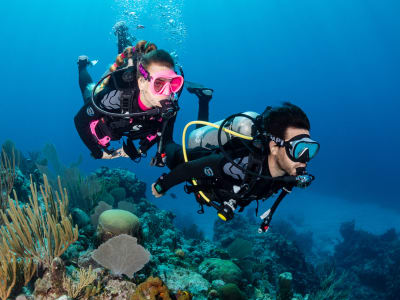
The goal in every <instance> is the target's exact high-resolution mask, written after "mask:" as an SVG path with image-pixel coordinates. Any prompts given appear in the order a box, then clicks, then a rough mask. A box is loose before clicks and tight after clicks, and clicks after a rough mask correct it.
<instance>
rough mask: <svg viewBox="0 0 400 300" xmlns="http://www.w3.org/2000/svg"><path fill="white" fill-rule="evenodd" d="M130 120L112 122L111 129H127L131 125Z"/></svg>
mask: <svg viewBox="0 0 400 300" xmlns="http://www.w3.org/2000/svg"><path fill="white" fill-rule="evenodd" d="M130 123H131V122H130V120H128V119H120V120H118V121H113V122H110V127H111V128H112V129H119V128H126V127H128V126H129V125H130Z"/></svg>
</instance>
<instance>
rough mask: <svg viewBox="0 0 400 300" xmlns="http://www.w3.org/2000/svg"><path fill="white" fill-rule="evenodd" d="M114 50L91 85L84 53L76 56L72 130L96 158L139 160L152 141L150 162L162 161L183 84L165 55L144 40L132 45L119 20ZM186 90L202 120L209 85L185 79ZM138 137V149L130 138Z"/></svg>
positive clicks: (205, 111)
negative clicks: (78, 98) (78, 102)
mask: <svg viewBox="0 0 400 300" xmlns="http://www.w3.org/2000/svg"><path fill="white" fill-rule="evenodd" d="M114 29H115V34H116V35H117V37H118V49H119V50H120V49H124V50H123V52H122V53H120V54H118V56H117V58H116V61H115V63H114V64H113V65H112V66H111V67H110V69H109V71H108V72H107V73H106V74H105V75H104V76H103V77H102V78H101V79H100V81H99V82H98V83H97V84H94V83H93V80H92V78H91V77H90V74H89V73H88V70H87V67H88V66H89V65H90V64H91V63H90V62H89V59H88V57H87V56H80V57H79V58H78V70H79V86H80V89H81V92H82V96H83V99H84V105H83V107H82V108H81V109H80V110H79V112H78V113H77V115H76V116H75V118H74V121H75V126H76V129H77V131H78V133H79V135H80V137H81V139H82V141H83V142H84V143H85V145H86V146H87V148H88V149H89V150H90V151H91V155H92V156H93V157H94V158H96V159H113V158H117V157H129V158H131V159H132V160H134V161H136V162H137V161H139V160H140V158H141V157H143V156H145V155H146V153H147V151H148V150H149V149H150V148H151V147H152V146H153V145H155V144H158V148H157V153H156V156H155V157H154V158H153V159H152V162H151V165H155V166H160V167H161V166H164V160H165V159H164V157H165V154H164V153H163V150H164V145H165V144H166V143H170V142H172V133H173V126H174V122H175V118H176V114H177V111H178V110H179V106H178V99H179V96H180V94H181V93H182V87H183V84H184V78H183V71H182V69H181V68H180V72H181V75H178V74H177V73H176V72H175V70H174V67H175V63H174V60H173V59H172V57H171V55H170V54H169V53H168V52H166V51H164V50H159V49H157V46H156V45H155V44H153V43H149V42H147V41H139V42H138V43H137V44H136V45H135V46H134V47H132V46H130V45H129V44H128V45H127V44H126V43H130V42H131V41H132V40H133V38H132V37H130V36H128V30H127V27H126V25H125V24H124V23H123V22H119V23H117V24H116V25H115V27H114ZM186 84H187V89H188V91H189V92H190V93H193V94H195V95H197V97H198V98H199V118H202V119H203V120H208V104H209V101H210V99H211V98H212V92H213V90H212V89H209V88H205V87H202V86H200V85H198V84H195V83H188V82H187V83H186ZM122 137H125V138H126V139H125V140H124V142H123V146H122V147H121V148H120V149H117V150H115V149H112V148H110V142H111V141H118V140H120V139H121V138H122ZM134 140H139V146H138V148H137V147H136V146H135V144H134V143H133V141H134Z"/></svg>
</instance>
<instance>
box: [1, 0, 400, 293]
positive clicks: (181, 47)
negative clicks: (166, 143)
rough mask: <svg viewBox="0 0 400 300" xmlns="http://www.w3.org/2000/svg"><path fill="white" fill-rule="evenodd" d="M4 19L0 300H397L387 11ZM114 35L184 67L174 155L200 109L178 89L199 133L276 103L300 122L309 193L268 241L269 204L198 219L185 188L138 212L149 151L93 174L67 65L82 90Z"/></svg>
mask: <svg viewBox="0 0 400 300" xmlns="http://www.w3.org/2000/svg"><path fill="white" fill-rule="evenodd" d="M2 12H3V13H2V18H0V28H1V29H0V32H1V47H0V58H2V62H3V72H1V73H0V82H1V96H0V97H1V101H0V103H1V104H0V105H1V106H0V107H1V112H2V118H1V121H0V124H1V129H2V130H1V134H0V142H1V143H2V144H3V149H4V151H3V152H2V156H1V161H2V164H1V168H0V180H1V189H0V194H1V200H0V203H1V205H0V209H1V212H2V218H0V219H1V221H0V225H1V226H2V227H1V228H2V229H1V230H0V236H1V239H0V240H3V242H2V243H1V242H0V252H1V253H0V267H1V268H0V298H1V299H3V300H5V299H15V298H16V297H17V296H18V295H20V296H19V297H22V298H17V299H59V298H60V297H62V296H63V295H65V296H68V298H70V299H180V300H183V299H258V300H262V299H263V300H264V299H265V300H266V299H281V300H283V299H299V300H300V299H388V300H389V299H400V296H399V295H400V276H399V274H400V269H399V266H400V255H399V253H400V239H399V235H398V232H399V230H400V201H399V200H400V197H399V194H398V190H397V187H398V185H399V184H398V181H399V178H400V176H399V174H398V173H399V171H398V170H399V169H400V159H399V154H398V152H399V151H398V150H399V148H400V139H399V131H400V125H399V109H400V104H399V101H400V93H399V87H400V76H399V69H400V55H399V53H400V35H399V32H400V19H399V18H398V16H399V14H400V3H399V2H398V1H394V0H383V1H373V0H353V1H345V0H337V1H317V0H304V1H297V0H296V1H289V0H282V1H278V0H267V1H256V0H250V1H239V0H233V1H211V0H204V1H194V0H192V1H189V0H165V1H161V0H136V1H133V0H131V1H128V0H126V1H125V0H124V1H122V0H109V1H93V0H88V1H76V0H72V1H64V2H60V1H49V0H42V1H39V2H37V1H36V2H33V1H22V0H17V1H7V2H5V3H2ZM119 21H123V22H124V24H125V25H126V26H127V30H128V32H129V34H130V35H132V36H133V37H134V38H135V39H136V41H135V42H133V43H132V45H131V46H134V45H135V44H136V42H137V41H139V40H146V41H149V42H151V43H154V44H156V45H157V47H158V48H159V49H164V50H166V51H167V52H168V53H169V54H170V55H171V56H172V58H173V59H174V61H175V63H176V64H177V65H179V66H182V69H183V71H184V80H185V85H184V88H183V92H182V94H181V96H180V99H179V106H180V110H179V112H178V115H177V118H176V122H175V125H174V132H173V136H174V140H175V141H176V142H177V143H179V144H181V142H182V131H183V128H184V127H185V125H186V124H187V123H188V122H190V121H193V120H196V119H197V110H198V106H199V100H198V97H196V96H195V94H194V93H193V92H190V91H188V90H187V88H188V87H190V83H187V82H195V83H198V84H201V85H202V86H204V87H205V88H207V89H212V90H213V93H212V99H211V100H210V102H209V120H210V122H216V121H220V120H224V119H225V118H226V117H228V116H230V115H232V114H235V113H240V112H246V111H254V112H258V113H262V112H263V111H264V109H265V108H266V107H267V106H269V105H270V106H273V107H277V106H280V105H282V103H283V102H287V101H289V102H291V103H293V104H295V105H297V106H299V107H300V108H301V109H302V110H304V112H305V113H306V114H307V116H308V118H309V120H310V123H311V130H310V133H311V138H312V139H313V140H316V141H318V143H319V144H320V147H321V148H320V150H319V152H318V154H317V155H316V157H315V158H313V159H312V161H311V162H310V163H309V164H308V165H307V171H308V172H309V173H310V174H312V175H314V176H315V180H314V181H313V182H312V184H311V185H310V186H309V187H307V188H305V189H300V188H296V187H295V188H294V189H293V192H292V193H290V194H289V195H288V196H287V197H286V198H285V199H284V200H283V201H282V203H281V204H280V206H279V208H278V209H277V211H276V213H275V214H274V219H273V220H272V222H271V224H270V229H269V231H268V232H267V233H258V232H257V229H258V228H259V225H260V222H261V221H262V220H261V219H260V218H259V215H260V214H262V213H263V212H264V211H266V210H267V209H268V208H270V207H271V205H272V203H273V201H274V200H275V199H276V198H277V195H275V196H273V197H271V198H270V199H268V200H266V201H259V203H258V204H259V211H258V216H257V217H256V216H255V210H256V207H258V205H256V202H255V201H254V202H253V203H251V204H250V205H249V206H248V207H246V208H245V209H244V211H243V212H237V211H236V212H235V216H234V218H233V219H232V220H231V221H227V222H224V221H222V220H220V219H219V218H218V217H217V213H216V211H215V209H213V208H212V207H205V213H204V214H198V213H197V211H198V210H199V204H198V203H197V202H196V200H195V197H194V196H193V195H192V194H187V193H185V192H184V189H183V184H180V185H178V186H175V187H173V188H172V189H171V190H169V191H168V192H167V193H166V195H165V196H163V197H160V198H155V197H154V196H153V195H152V192H151V185H152V184H153V183H154V182H155V181H156V180H157V178H159V177H160V176H161V174H163V173H168V172H169V170H168V169H167V167H164V168H157V167H153V166H150V161H151V158H152V157H153V156H154V155H155V153H156V149H155V148H156V147H153V148H152V149H151V150H150V151H149V152H148V155H147V157H146V158H143V159H142V160H141V161H140V163H135V162H134V161H132V160H131V159H129V158H117V159H113V160H104V159H103V160H102V159H94V158H93V157H91V155H90V151H89V150H88V149H87V148H86V146H85V144H84V143H83V142H82V140H81V139H80V136H79V135H78V133H77V130H76V128H75V125H74V117H75V115H76V114H77V113H78V111H79V110H80V109H81V107H82V105H83V104H84V103H83V100H82V95H81V91H80V89H79V84H78V66H77V60H78V56H80V55H87V56H88V57H89V60H91V61H94V60H96V61H97V63H96V64H94V65H93V66H91V65H90V66H88V67H87V69H88V72H89V73H90V75H91V76H92V78H93V81H94V82H97V81H98V80H99V79H100V78H101V77H102V75H103V74H104V72H105V71H106V70H108V69H109V67H110V65H112V64H113V63H114V61H115V59H116V56H117V54H118V51H117V35H116V34H115V27H114V25H115V24H116V23H117V22H119ZM113 28H114V29H113ZM178 73H179V72H178ZM171 85H172V81H171ZM171 85H170V86H171ZM193 127H194V126H193ZM192 129H194V128H192V127H190V128H189V132H190V131H191V130H192ZM112 146H113V147H115V148H120V147H122V142H119V141H115V142H112ZM13 153H14V154H13ZM13 156H15V157H16V160H17V167H16V168H14V167H13V159H12V158H13ZM11 169H13V170H14V169H15V173H13V172H12V171H10V170H11ZM43 174H45V175H43ZM31 175H32V176H31ZM57 175H59V176H60V182H58V181H57ZM30 176H31V177H30ZM10 178H11V179H10ZM34 184H36V185H37V186H36V188H37V189H38V190H39V192H38V195H36V196H35V194H34V193H33V195H32V190H33V191H34V190H35V187H34ZM30 185H31V186H32V190H31V188H30ZM60 185H61V186H62V187H65V188H66V190H67V193H68V196H69V197H68V198H69V203H68V202H67V201H66V198H63V197H62V196H63V195H65V192H64V190H62V189H60ZM39 186H42V187H46V188H47V189H46V190H43V192H44V194H41V192H40V189H39ZM50 186H52V191H49V190H48V189H50ZM12 188H14V189H15V193H16V194H14V193H13V192H11V190H12ZM55 191H57V196H56V193H55ZM46 193H47V194H46ZM8 195H10V199H8ZM15 195H16V196H15ZM29 197H31V201H29V200H28V199H29ZM57 197H60V201H57V200H56V199H57ZM16 198H18V201H16V200H17V199H16ZM46 203H48V204H46ZM23 206H24V207H25V208H24V209H23V210H18V209H17V207H23ZM13 208H15V209H13ZM30 224H36V225H35V226H37V227H36V229H37V230H35V228H34V226H33V225H30ZM57 224H58V225H57ZM18 226H21V227H18ZM75 226H77V227H75ZM14 231H15V232H16V234H15V235H14V234H12V233H13V232H14ZM24 234H25V236H24ZM110 257H111V258H110ZM146 297H147V298H146Z"/></svg>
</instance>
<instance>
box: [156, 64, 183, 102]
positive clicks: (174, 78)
mask: <svg viewBox="0 0 400 300" xmlns="http://www.w3.org/2000/svg"><path fill="white" fill-rule="evenodd" d="M160 78H162V79H165V80H164V81H165V83H164V86H163V87H162V88H161V89H160V90H159V91H158V92H157V91H156V90H155V88H154V84H155V81H156V80H157V79H160ZM183 82H184V79H183V77H182V76H180V75H177V74H176V73H175V72H174V71H173V70H165V71H160V72H157V73H155V74H154V75H153V76H150V90H151V92H152V93H153V94H154V95H165V96H169V95H171V93H177V92H178V91H179V90H180V89H181V88H182V86H183Z"/></svg>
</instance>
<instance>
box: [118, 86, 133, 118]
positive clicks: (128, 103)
mask: <svg viewBox="0 0 400 300" xmlns="http://www.w3.org/2000/svg"><path fill="white" fill-rule="evenodd" d="M133 97H134V95H133V92H132V90H123V91H122V93H121V97H120V106H121V112H122V113H123V114H124V113H126V112H128V113H131V109H132V101H133Z"/></svg>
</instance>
